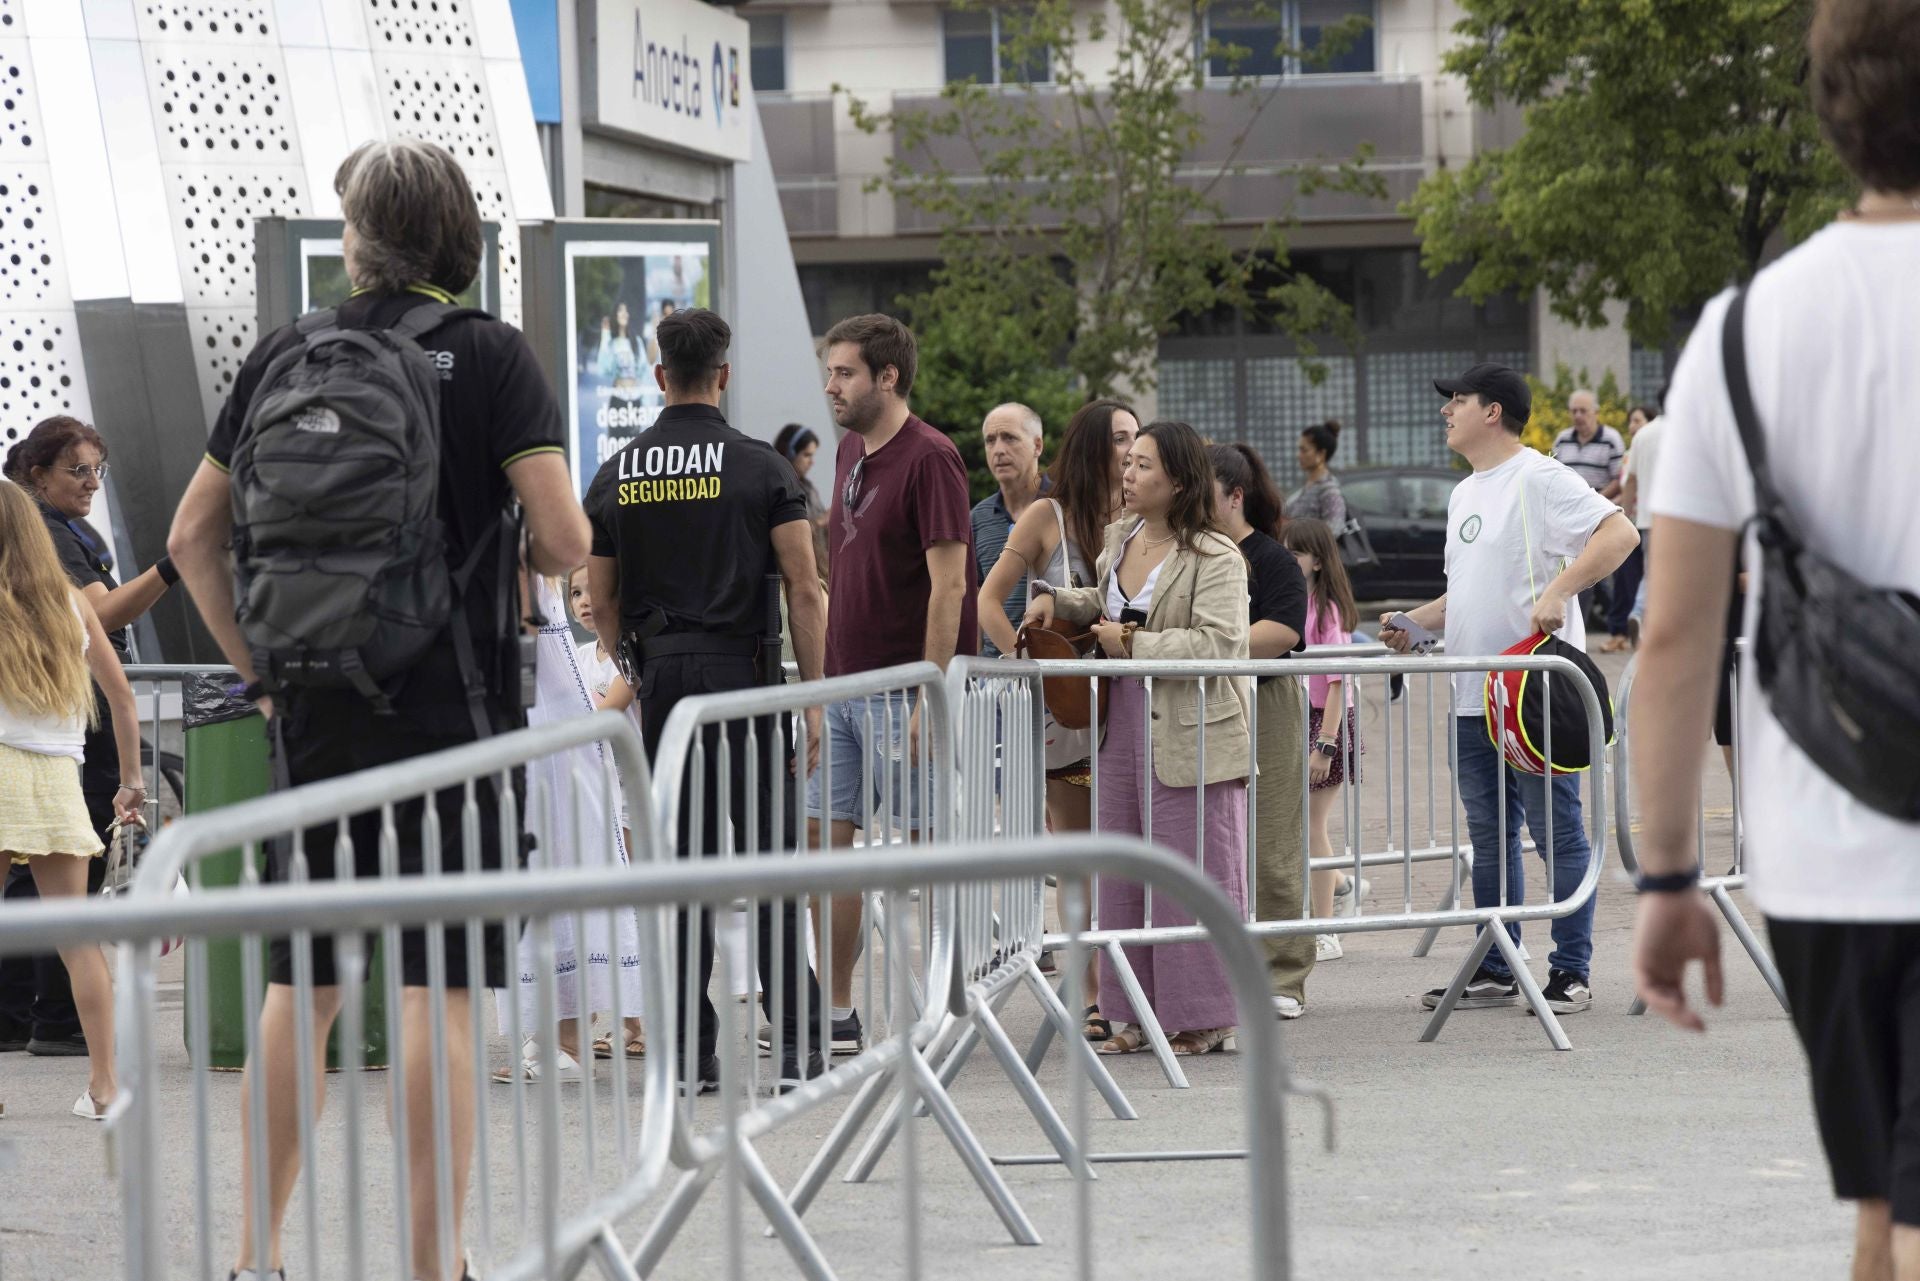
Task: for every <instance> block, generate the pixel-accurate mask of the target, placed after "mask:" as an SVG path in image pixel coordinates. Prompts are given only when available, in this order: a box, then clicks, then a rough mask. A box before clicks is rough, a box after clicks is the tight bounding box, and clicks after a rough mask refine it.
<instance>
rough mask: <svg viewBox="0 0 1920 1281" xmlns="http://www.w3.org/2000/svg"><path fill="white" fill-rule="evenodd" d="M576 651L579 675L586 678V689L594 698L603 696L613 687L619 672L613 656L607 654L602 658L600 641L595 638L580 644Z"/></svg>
mask: <svg viewBox="0 0 1920 1281" xmlns="http://www.w3.org/2000/svg"><path fill="white" fill-rule="evenodd" d="M577 653H578V657H579V663H580V675H581V676H583V677H585V678H586V682H587V691H588V692H589V693H591V694H592V695H593V696H594V698H595V699H602V698H605V697H606V696H607V691H608V690H610V689H612V688H613V682H614V680H615V678H616V677H618V676H619V674H620V671H619V668H618V666H617V665H616V664H615V663H614V661H613V656H612V655H608V656H607V657H605V658H602V657H601V656H600V642H599V641H597V640H590V641H588V642H586V643H585V644H584V645H581V646H580V647H579V649H578V651H577Z"/></svg>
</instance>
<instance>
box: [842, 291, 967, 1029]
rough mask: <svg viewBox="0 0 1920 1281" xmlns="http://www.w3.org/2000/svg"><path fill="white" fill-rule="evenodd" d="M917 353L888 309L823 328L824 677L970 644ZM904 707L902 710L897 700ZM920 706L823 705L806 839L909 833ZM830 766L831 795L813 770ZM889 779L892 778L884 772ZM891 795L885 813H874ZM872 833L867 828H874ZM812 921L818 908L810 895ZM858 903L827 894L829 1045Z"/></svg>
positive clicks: (963, 554)
mask: <svg viewBox="0 0 1920 1281" xmlns="http://www.w3.org/2000/svg"><path fill="white" fill-rule="evenodd" d="M916 363H917V360H916V354H915V344H914V339H913V331H912V330H910V329H908V328H907V327H906V326H905V325H903V324H901V323H900V322H899V321H897V320H895V319H893V318H892V317H890V316H878V315H875V316H855V317H853V318H852V319H851V320H843V321H841V322H840V323H839V324H837V325H835V326H834V327H833V329H832V330H831V331H830V332H829V333H828V334H827V397H828V399H829V401H830V402H831V403H832V407H833V417H834V421H835V422H837V423H839V424H840V426H842V427H844V428H846V430H847V434H846V435H845V436H843V437H842V438H841V440H840V449H839V453H838V454H837V455H836V457H835V459H834V478H833V480H834V483H833V513H832V516H831V518H830V519H829V521H828V525H827V538H828V541H829V544H830V546H831V548H832V564H833V595H832V600H831V603H830V604H829V606H828V609H827V662H826V672H827V675H828V676H845V675H848V674H849V673H853V672H869V671H873V670H875V669H877V668H881V667H891V666H894V665H896V664H899V663H913V662H918V661H920V660H921V659H926V660H927V661H929V662H933V663H938V664H939V665H940V666H941V667H942V668H945V667H946V665H947V662H948V660H949V659H951V658H952V657H953V656H954V654H955V653H967V654H971V653H973V652H974V651H975V649H976V648H977V646H978V645H979V635H980V632H979V622H978V619H977V618H976V616H975V606H974V597H975V595H976V593H977V590H978V585H977V584H976V583H975V581H974V578H975V570H974V564H973V546H972V542H973V517H972V512H973V508H972V503H971V502H970V500H969V495H968V493H967V469H966V466H965V464H963V463H962V462H961V461H960V451H959V450H957V449H955V448H954V447H953V442H952V441H950V440H948V439H947V438H946V437H945V436H943V435H941V434H940V433H939V432H938V431H936V430H934V429H933V428H932V427H929V426H928V425H927V424H926V423H924V422H921V421H920V420H919V419H918V418H916V417H914V416H913V413H912V411H911V410H909V409H908V408H907V393H908V391H910V390H911V389H912V387H913V373H914V368H915V365H916ZM909 709H911V710H909ZM919 725H920V709H919V707H918V705H917V704H915V703H914V701H913V699H912V698H911V697H910V696H907V697H903V696H902V695H900V694H894V695H891V696H888V695H875V696H873V697H871V698H857V699H850V700H847V701H845V702H841V703H836V704H834V705H832V706H831V707H828V708H827V710H826V728H825V731H824V737H825V742H824V743H823V744H822V752H821V765H820V767H819V768H817V769H816V770H815V771H814V774H813V779H812V782H811V784H810V785H809V787H808V792H807V813H808V815H809V816H810V820H811V822H810V829H811V831H810V835H811V838H812V840H813V842H814V845H815V847H816V848H817V847H818V846H819V845H820V843H821V841H820V836H821V833H820V822H821V820H822V819H823V818H828V819H831V833H830V840H831V843H832V844H834V845H842V846H844V845H851V844H852V843H853V833H854V829H855V828H857V827H862V826H864V825H865V823H866V821H867V818H866V816H867V815H868V814H870V813H871V814H873V815H875V818H876V821H877V822H878V823H879V824H882V825H892V824H895V823H897V824H898V825H899V826H901V827H904V828H906V829H907V830H908V831H910V832H917V831H919V830H920V824H921V818H920V814H919V794H920V790H921V789H920V787H919V786H917V785H916V784H917V778H918V771H916V770H914V769H913V768H912V767H911V764H910V762H911V763H917V761H918V760H919V758H920V755H921V753H920V748H919ZM829 764H831V767H832V774H831V777H832V784H833V787H832V795H831V796H829V797H826V798H825V800H826V802H827V804H826V805H824V806H823V804H822V799H823V798H822V796H821V792H822V778H823V776H824V775H825V774H826V772H827V766H828V765H829ZM889 775H891V778H889V777H888V776H889ZM888 797H891V798H892V811H893V812H892V814H891V815H889V814H886V813H885V812H883V808H882V807H883V806H885V805H886V804H887V798H888ZM876 839H877V838H876ZM814 910H815V913H816V920H815V928H816V930H818V928H819V922H818V919H817V916H818V912H819V905H818V903H817V902H816V904H815V908H814ZM861 928H862V921H861V899H860V896H859V895H857V894H854V895H838V896H835V898H834V900H833V939H832V948H833V950H832V960H833V966H832V979H833V991H832V1001H833V1046H832V1048H833V1052H834V1053H835V1054H857V1053H859V1052H860V1050H861V1049H862V1048H864V1046H865V1044H866V1038H865V1033H864V1032H863V1030H862V1028H861V1026H860V1015H859V1012H858V1011H857V1010H855V1009H854V1008H853V963H854V960H855V958H856V956H857V955H858V951H859V943H860V930H861Z"/></svg>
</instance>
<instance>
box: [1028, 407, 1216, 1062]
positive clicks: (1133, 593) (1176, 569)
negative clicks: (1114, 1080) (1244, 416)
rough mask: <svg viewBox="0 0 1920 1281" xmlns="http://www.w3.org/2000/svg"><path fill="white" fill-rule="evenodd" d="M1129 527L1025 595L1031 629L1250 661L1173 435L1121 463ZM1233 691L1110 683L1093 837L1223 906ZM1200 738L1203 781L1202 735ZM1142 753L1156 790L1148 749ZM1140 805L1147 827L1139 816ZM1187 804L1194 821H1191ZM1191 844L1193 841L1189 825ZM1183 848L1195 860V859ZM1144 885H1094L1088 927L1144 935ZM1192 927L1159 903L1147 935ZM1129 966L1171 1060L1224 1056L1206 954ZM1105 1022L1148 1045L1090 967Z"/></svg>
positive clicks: (1143, 438) (1184, 952) (1104, 964)
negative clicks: (1081, 575) (1118, 837)
mask: <svg viewBox="0 0 1920 1281" xmlns="http://www.w3.org/2000/svg"><path fill="white" fill-rule="evenodd" d="M1121 491H1122V497H1123V499H1124V501H1125V503H1126V510H1127V515H1126V516H1125V517H1124V518H1123V519H1121V520H1119V521H1116V522H1115V523H1113V524H1112V525H1109V526H1108V527H1107V531H1106V547H1105V550H1104V551H1102V552H1101V554H1100V558H1099V561H1098V563H1097V565H1096V566H1095V579H1096V582H1097V583H1098V585H1097V586H1095V587H1081V588H1072V587H1066V586H1063V585H1057V584H1047V583H1045V582H1036V583H1034V584H1033V590H1034V603H1033V606H1032V608H1031V609H1030V610H1029V611H1028V614H1027V618H1028V621H1030V622H1034V621H1038V622H1041V623H1045V622H1050V621H1052V619H1053V618H1054V616H1055V614H1056V613H1057V614H1058V616H1059V617H1060V618H1062V619H1063V620H1065V621H1067V622H1069V623H1073V624H1076V625H1082V624H1091V625H1092V629H1093V632H1094V634H1095V636H1096V637H1098V639H1099V642H1100V647H1101V649H1102V650H1103V651H1104V652H1105V653H1106V654H1107V655H1108V656H1109V657H1112V658H1139V659H1172V658H1208V659H1234V658H1245V657H1247V630H1248V628H1247V563H1246V561H1245V559H1244V558H1242V557H1241V555H1240V552H1239V549H1238V548H1236V547H1235V546H1234V545H1233V544H1232V543H1231V542H1229V541H1228V540H1227V539H1226V538H1224V537H1222V536H1221V535H1220V534H1219V533H1217V532H1215V531H1214V529H1213V525H1214V489H1213V465H1212V463H1211V462H1209V461H1208V458H1207V451H1206V446H1205V444H1204V443H1203V442H1202V441H1201V439H1200V436H1199V434H1198V433H1197V432H1195V431H1194V430H1193V428H1191V427H1189V426H1187V425H1186V424H1185V423H1167V422H1161V423H1155V424H1153V425H1152V426H1150V427H1148V428H1146V429H1145V430H1144V431H1142V432H1141V433H1140V436H1139V438H1138V439H1137V440H1136V441H1135V442H1134V445H1133V448H1132V450H1131V451H1130V452H1129V453H1128V455H1127V465H1126V469H1125V472H1124V473H1123V476H1122V481H1121ZM1247 700H1248V692H1247V688H1246V681H1245V679H1244V678H1240V677H1215V678H1214V679H1212V680H1208V681H1204V682H1194V681H1180V680H1168V679H1158V680H1156V681H1154V689H1153V702H1152V706H1151V707H1149V706H1148V705H1147V694H1146V688H1145V683H1144V682H1142V681H1139V680H1132V679H1115V680H1114V681H1113V682H1112V683H1111V689H1110V691H1109V695H1108V705H1107V726H1106V736H1105V738H1104V740H1103V741H1102V743H1101V746H1100V760H1099V770H1100V813H1099V816H1098V827H1097V830H1099V831H1102V832H1124V833H1128V834H1131V835H1143V836H1146V837H1148V838H1149V839H1150V840H1153V841H1154V842H1156V843H1158V844H1160V845H1164V846H1166V847H1167V848H1168V849H1170V850H1172V851H1174V852H1175V853H1178V854H1182V855H1184V856H1185V857H1187V858H1189V859H1191V860H1193V861H1194V862H1195V863H1197V864H1199V865H1200V866H1201V867H1203V868H1204V869H1205V871H1206V873H1207V875H1209V876H1211V877H1212V878H1213V879H1214V880H1215V881H1216V882H1218V883H1219V885H1220V888H1221V889H1223V890H1224V891H1226V894H1227V897H1228V898H1230V899H1231V900H1232V901H1233V903H1234V906H1235V907H1236V908H1239V909H1242V910H1243V911H1244V909H1245V906H1246V897H1247V826H1246V824H1247V808H1246V779H1247V773H1248V746H1247ZM1203 721H1204V723H1205V725H1206V740H1207V750H1206V769H1205V777H1204V778H1203V777H1202V776H1201V762H1200V750H1199V747H1200V726H1201V724H1202V722H1203ZM1149 729H1151V734H1152V744H1153V778H1152V780H1151V781H1149V779H1148V777H1147V769H1146V765H1147V752H1146V744H1147V738H1148V733H1149ZM1149 797H1151V804H1152V812H1151V826H1152V830H1151V831H1149V830H1148V822H1149V818H1148V803H1149ZM1196 806H1197V807H1198V809H1197V810H1196ZM1197 826H1198V827H1201V828H1204V840H1203V841H1200V842H1196V840H1195V837H1196V827H1197ZM1196 844H1198V845H1199V846H1201V848H1196ZM1144 899H1145V896H1144V894H1143V893H1142V890H1141V887H1140V886H1139V885H1136V884H1132V883H1128V882H1120V881H1116V880H1114V879H1113V878H1110V877H1102V878H1101V879H1100V894H1099V903H1100V922H1099V923H1100V927H1101V928H1103V929H1128V928H1132V927H1134V926H1138V925H1142V924H1145V901H1144ZM1192 920H1193V918H1192V917H1191V916H1189V915H1187V914H1186V913H1184V912H1182V911H1181V910H1180V909H1179V908H1178V907H1177V906H1176V905H1175V904H1174V903H1172V902H1171V901H1169V900H1168V899H1167V898H1166V896H1164V895H1162V896H1161V897H1160V898H1159V899H1158V900H1157V901H1156V902H1155V903H1154V905H1153V924H1154V925H1156V926H1159V925H1188V924H1191V923H1192ZM1127 959H1128V962H1129V964H1131V965H1132V967H1133V971H1134V974H1135V976H1136V977H1137V978H1138V979H1139V980H1140V987H1141V990H1142V991H1143V992H1144V993H1145V994H1146V997H1147V1000H1148V1001H1149V1002H1150V1003H1151V1004H1152V1006H1153V1012H1154V1014H1155V1015H1156V1016H1157V1017H1158V1018H1159V1020H1160V1025H1161V1027H1162V1028H1164V1029H1165V1030H1166V1032H1167V1034H1168V1035H1169V1036H1170V1037H1171V1038H1172V1042H1173V1049H1174V1053H1176V1054H1205V1053H1208V1052H1209V1051H1212V1050H1217V1049H1220V1048H1222V1047H1223V1046H1224V1045H1225V1044H1226V1043H1227V1042H1228V1041H1229V1039H1230V1038H1231V1037H1232V1034H1233V1025H1234V1023H1235V1009H1234V1000H1233V992H1232V990H1231V988H1230V987H1229V986H1228V984H1227V976H1226V971H1225V970H1224V969H1223V968H1222V967H1221V965H1220V962H1219V960H1218V959H1217V958H1216V957H1215V955H1214V951H1213V947H1212V945H1211V944H1209V943H1174V944H1168V945H1163V946H1154V947H1131V948H1128V949H1127ZM1100 991H1101V993H1102V998H1103V1004H1104V1005H1105V1006H1106V1013H1107V1015H1108V1016H1109V1017H1110V1018H1111V1019H1113V1020H1114V1021H1116V1022H1120V1021H1124V1022H1125V1024H1126V1026H1124V1027H1122V1028H1121V1029H1120V1031H1118V1032H1116V1033H1115V1034H1114V1035H1113V1037H1112V1038H1111V1039H1110V1040H1108V1041H1106V1042H1105V1043H1104V1044H1102V1045H1101V1047H1100V1049H1101V1052H1102V1053H1107V1054H1127V1053H1131V1052H1132V1051H1134V1050H1138V1049H1140V1048H1141V1047H1143V1046H1144V1045H1145V1044H1146V1038H1145V1036H1144V1035H1143V1034H1142V1032H1141V1030H1140V1028H1139V1027H1138V1026H1137V1023H1136V1012H1135V1011H1134V1010H1133V1008H1132V1007H1131V1005H1130V1004H1129V1002H1128V1000H1127V997H1126V994H1125V988H1124V987H1122V985H1121V984H1120V982H1119V980H1118V976H1117V975H1115V974H1114V973H1112V967H1111V965H1110V963H1109V962H1108V961H1107V960H1106V959H1105V957H1104V956H1103V957H1102V959H1101V975H1100Z"/></svg>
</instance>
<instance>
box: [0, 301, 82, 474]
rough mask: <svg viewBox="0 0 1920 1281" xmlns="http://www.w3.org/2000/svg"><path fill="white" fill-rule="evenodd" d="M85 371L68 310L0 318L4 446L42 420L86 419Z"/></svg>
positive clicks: (8, 314) (16, 313) (0, 432)
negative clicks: (69, 416)
mask: <svg viewBox="0 0 1920 1281" xmlns="http://www.w3.org/2000/svg"><path fill="white" fill-rule="evenodd" d="M85 381H86V379H85V371H84V369H83V368H82V367H81V364H80V339H79V336H78V335H77V333H76V332H75V329H74V323H73V313H72V312H70V311H69V312H64V313H63V312H57V311H54V312H33V311H10V312H6V313H5V314H0V405H5V406H6V413H5V414H0V436H4V440H5V444H7V445H11V444H12V443H13V442H14V441H16V440H18V439H19V438H20V437H21V436H24V435H25V434H26V433H27V432H28V431H30V430H32V428H33V425H34V424H35V423H37V422H39V421H40V420H41V419H42V418H46V417H49V416H51V415H53V414H72V415H73V416H74V417H76V418H86V417H88V416H89V415H90V414H91V412H92V411H91V410H90V409H89V408H88V405H87V396H86V387H85Z"/></svg>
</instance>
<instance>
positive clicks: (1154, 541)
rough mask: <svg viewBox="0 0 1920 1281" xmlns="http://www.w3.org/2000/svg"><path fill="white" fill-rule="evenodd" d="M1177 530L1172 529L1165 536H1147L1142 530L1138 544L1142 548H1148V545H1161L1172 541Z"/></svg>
mask: <svg viewBox="0 0 1920 1281" xmlns="http://www.w3.org/2000/svg"><path fill="white" fill-rule="evenodd" d="M1178 532H1179V531H1177V530H1176V531H1173V532H1171V533H1169V534H1168V535H1167V536H1166V537H1165V538H1148V537H1147V536H1146V531H1145V530H1142V531H1141V534H1140V546H1141V548H1142V549H1145V548H1149V547H1160V546H1163V545H1164V544H1167V543H1170V542H1172V541H1173V540H1174V538H1175V537H1177V536H1178Z"/></svg>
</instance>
